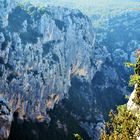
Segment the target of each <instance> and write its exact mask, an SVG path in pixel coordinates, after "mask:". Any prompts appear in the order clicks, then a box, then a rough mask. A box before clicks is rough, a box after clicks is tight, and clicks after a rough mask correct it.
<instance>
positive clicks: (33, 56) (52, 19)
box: [0, 1, 94, 118]
mask: <svg viewBox="0 0 140 140" xmlns="http://www.w3.org/2000/svg"><path fill="white" fill-rule="evenodd" d="M6 6H7V7H8V6H9V5H8V1H7V5H6ZM5 12H7V16H8V18H7V20H6V19H4V20H3V19H2V21H3V24H4V25H3V26H4V27H5V28H2V27H1V31H0V37H1V41H0V93H1V94H2V95H3V96H4V98H6V99H7V100H8V101H9V103H10V106H11V108H12V109H13V111H14V110H16V109H17V108H19V107H20V108H21V109H22V110H21V113H22V114H23V115H25V114H26V115H27V114H28V116H30V117H32V118H33V117H34V116H37V115H45V114H46V109H52V108H53V107H54V104H55V103H58V101H59V100H61V99H63V98H64V97H65V96H68V94H67V93H68V90H69V87H70V79H71V77H72V76H74V75H76V76H80V77H84V78H85V79H86V80H87V81H90V80H91V78H92V77H93V73H94V72H93V68H92V66H91V60H92V54H93V51H94V33H93V29H92V26H91V23H90V21H89V19H88V18H87V17H86V16H84V15H83V14H82V13H81V12H80V11H78V10H72V11H70V10H68V9H65V8H59V7H58V8H56V7H47V8H45V9H39V8H35V7H33V6H32V5H27V6H26V7H25V9H24V8H22V6H17V7H15V8H14V9H13V10H12V11H11V12H10V13H9V12H8V11H5ZM3 14H4V13H3ZM11 93H12V94H11Z"/></svg>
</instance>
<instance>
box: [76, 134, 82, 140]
mask: <svg viewBox="0 0 140 140" xmlns="http://www.w3.org/2000/svg"><path fill="white" fill-rule="evenodd" d="M74 137H75V138H76V140H83V138H81V136H80V135H79V134H74Z"/></svg>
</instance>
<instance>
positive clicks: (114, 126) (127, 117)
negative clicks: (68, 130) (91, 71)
mask: <svg viewBox="0 0 140 140" xmlns="http://www.w3.org/2000/svg"><path fill="white" fill-rule="evenodd" d="M126 66H128V67H133V68H134V75H131V76H130V82H129V84H130V85H131V86H134V85H136V91H135V97H134V99H133V101H134V102H135V103H136V104H138V105H140V51H138V52H137V54H136V63H135V64H132V63H126ZM109 116H110V120H109V122H108V123H107V124H106V131H104V132H103V133H102V135H101V140H136V139H137V137H138V136H139V134H138V132H139V131H140V116H138V115H137V116H136V115H135V114H134V113H132V112H131V111H130V110H127V106H126V105H122V106H119V107H118V108H117V112H115V113H114V112H113V111H111V112H110V114H109Z"/></svg>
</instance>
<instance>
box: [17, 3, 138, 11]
mask: <svg viewBox="0 0 140 140" xmlns="http://www.w3.org/2000/svg"><path fill="white" fill-rule="evenodd" d="M18 1H22V0H18ZM23 1H24V0H23ZM26 1H30V2H33V3H43V4H49V5H56V6H65V7H70V8H73V9H74V8H78V9H80V10H82V11H84V12H87V13H90V12H91V13H92V12H94V10H95V9H99V10H100V9H104V10H107V9H109V8H128V9H129V8H130V9H131V8H134V7H136V6H137V7H138V6H139V7H140V0H26Z"/></svg>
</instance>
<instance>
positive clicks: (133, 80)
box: [129, 74, 140, 86]
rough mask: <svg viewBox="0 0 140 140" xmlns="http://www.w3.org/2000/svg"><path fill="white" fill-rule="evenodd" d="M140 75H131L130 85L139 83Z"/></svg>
mask: <svg viewBox="0 0 140 140" xmlns="http://www.w3.org/2000/svg"><path fill="white" fill-rule="evenodd" d="M139 81H140V76H139V75H138V74H134V75H131V76H130V81H129V85H130V86H134V85H135V84H137V83H139Z"/></svg>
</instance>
